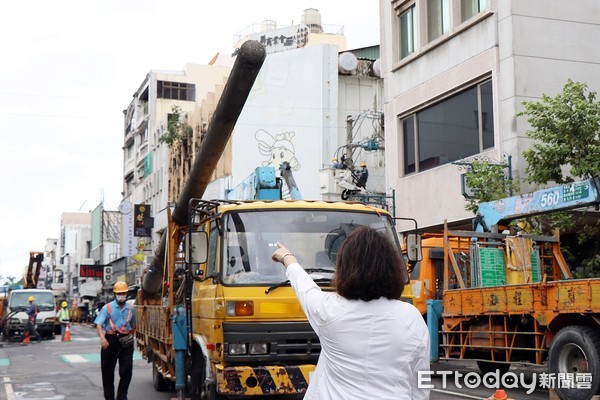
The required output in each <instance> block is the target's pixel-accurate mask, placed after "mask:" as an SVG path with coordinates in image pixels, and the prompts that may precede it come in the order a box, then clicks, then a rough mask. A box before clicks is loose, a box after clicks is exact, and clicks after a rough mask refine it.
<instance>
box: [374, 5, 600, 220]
mask: <svg viewBox="0 0 600 400" xmlns="http://www.w3.org/2000/svg"><path fill="white" fill-rule="evenodd" d="M379 4H380V15H381V32H382V36H381V51H382V57H381V61H382V63H381V66H382V74H383V77H384V80H385V88H386V90H385V127H386V129H385V138H386V150H387V157H386V177H387V184H388V187H395V188H396V193H397V196H396V204H397V214H398V215H404V216H411V217H413V218H416V219H417V221H418V222H419V226H420V227H434V226H439V225H440V224H442V223H443V222H444V220H448V221H449V222H454V223H464V222H467V221H468V220H470V219H471V218H472V217H473V215H472V214H471V213H469V212H467V211H465V210H464V205H465V201H464V198H463V196H462V195H461V181H460V174H461V173H462V172H464V170H463V171H460V170H459V168H458V167H457V166H456V165H453V164H452V162H454V161H458V160H463V159H467V160H469V159H473V158H480V159H481V158H488V159H490V160H496V161H505V158H504V157H503V156H504V155H510V156H511V157H512V175H513V176H514V177H515V179H518V180H519V184H520V188H521V191H523V192H527V191H531V190H532V188H531V187H529V186H527V185H526V183H525V181H524V178H526V176H525V172H524V171H525V167H526V165H525V162H524V160H523V158H522V156H521V155H522V153H523V151H524V150H525V149H527V148H528V147H529V146H530V145H531V141H530V139H529V138H528V137H527V135H526V133H525V132H526V130H527V129H528V124H527V121H526V119H525V118H524V117H520V118H517V117H516V114H517V112H519V111H520V110H522V105H521V102H522V101H532V100H533V101H536V100H538V99H540V98H541V96H542V94H544V93H545V94H548V95H551V96H554V95H556V94H557V93H559V92H561V91H562V88H563V86H564V84H565V83H566V82H567V80H568V79H569V78H570V79H572V80H575V81H582V82H586V83H588V85H589V87H590V89H591V90H595V91H598V90H599V89H600V81H599V80H598V75H599V72H600V43H599V42H598V41H597V40H595V38H597V37H600V19H599V17H598V16H599V15H600V2H598V1H596V0H580V1H577V2H566V1H562V0H435V1H432V0H392V1H390V0H380V2H379Z"/></svg>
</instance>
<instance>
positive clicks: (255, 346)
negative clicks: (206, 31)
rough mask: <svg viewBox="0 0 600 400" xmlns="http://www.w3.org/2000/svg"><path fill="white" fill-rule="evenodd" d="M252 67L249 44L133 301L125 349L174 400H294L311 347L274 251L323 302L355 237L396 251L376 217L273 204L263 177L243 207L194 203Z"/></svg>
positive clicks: (352, 206)
mask: <svg viewBox="0 0 600 400" xmlns="http://www.w3.org/2000/svg"><path fill="white" fill-rule="evenodd" d="M263 59H264V48H263V47H262V46H261V45H260V44H258V43H257V42H252V41H249V42H246V43H244V45H243V46H242V48H241V49H240V52H239V53H238V55H237V59H236V62H235V64H234V67H233V70H232V73H231V74H230V76H229V78H228V81H227V84H226V85H225V88H224V90H223V94H222V96H221V99H220V100H219V103H218V105H217V108H216V110H215V113H214V114H213V117H212V119H211V123H210V124H209V126H208V130H207V132H206V134H205V136H204V139H203V141H202V145H201V147H200V149H199V150H198V155H197V157H196V158H195V160H194V161H193V165H192V166H191V168H190V169H189V176H188V180H187V181H186V185H185V187H184V189H183V191H182V192H181V194H180V195H179V199H178V201H177V204H176V206H175V207H174V209H172V210H171V209H168V210H167V219H168V226H167V229H166V230H165V231H164V232H163V234H162V238H161V242H160V244H159V245H158V246H156V250H155V256H154V259H153V262H152V264H151V265H150V267H149V268H148V271H147V272H146V274H145V275H144V278H143V282H142V285H141V290H139V291H138V294H137V298H136V306H135V307H136V342H137V346H138V348H139V350H140V352H141V354H142V356H143V357H144V358H146V359H147V360H148V361H149V362H152V365H153V366H152V371H153V383H154V387H155V389H156V390H158V391H162V390H166V389H168V388H169V387H171V386H172V384H173V383H174V384H175V390H176V392H177V398H178V399H184V398H186V397H190V396H191V398H192V399H194V400H198V399H212V400H214V399H221V398H235V399H240V398H242V399H244V398H251V397H254V396H267V397H268V396H273V395H285V396H286V398H294V397H303V395H304V393H305V391H306V389H307V387H308V384H309V382H310V375H311V372H312V371H313V370H314V368H315V366H316V363H317V359H318V357H319V354H320V350H321V347H320V343H319V339H318V337H317V336H316V334H315V333H314V331H313V330H312V328H311V326H310V324H309V323H308V321H307V320H306V317H305V315H304V313H303V311H302V309H301V306H300V304H299V302H298V301H297V299H296V296H295V294H294V292H293V290H292V288H291V287H290V285H289V282H288V280H287V278H286V275H285V272H284V269H283V268H282V266H281V265H280V264H278V263H275V262H273V261H272V260H271V254H272V253H273V251H274V250H275V249H276V243H277V242H281V243H285V244H287V245H289V246H293V248H294V252H295V254H296V256H297V257H298V259H299V261H300V263H301V264H302V266H303V267H304V268H305V269H306V271H307V272H308V273H309V274H310V275H311V276H312V278H313V279H314V280H315V282H317V283H318V284H319V285H321V286H323V288H324V290H333V289H331V280H332V277H333V275H334V272H335V271H334V270H335V260H336V255H337V251H338V249H339V247H340V245H341V243H342V242H343V241H344V240H345V238H346V236H347V235H348V234H349V233H350V232H351V231H352V230H353V229H355V228H356V227H358V226H361V225H367V226H370V227H373V228H375V229H377V230H378V231H380V232H383V233H384V234H385V235H386V236H387V237H388V238H389V239H390V240H391V241H392V242H393V243H397V244H398V248H399V240H398V238H397V235H396V232H395V229H394V220H393V219H392V217H391V216H390V214H389V213H388V212H386V211H384V210H382V209H377V208H373V207H369V206H367V205H364V204H362V203H350V202H325V201H306V200H281V188H282V187H281V179H271V178H274V173H266V174H263V173H261V172H260V171H257V172H256V174H255V175H253V179H252V181H253V182H255V184H256V185H257V187H256V189H257V190H253V191H252V193H253V194H252V196H251V197H252V198H251V199H243V200H242V199H240V198H239V197H238V198H237V199H236V198H235V196H234V195H233V194H231V193H229V194H228V195H227V196H226V197H227V198H226V199H223V200H202V194H203V193H204V190H205V188H206V186H207V185H208V182H210V179H211V175H212V172H213V169H214V166H215V164H216V162H217V161H218V159H219V157H220V154H221V151H222V149H223V148H224V146H225V144H226V142H227V140H228V138H229V135H230V133H231V130H232V129H233V126H234V124H235V120H236V119H237V116H238V115H239V112H240V111H241V108H242V106H243V104H244V101H245V98H246V96H247V95H248V93H249V91H250V88H251V87H252V82H253V80H254V78H255V76H256V74H258V69H259V68H260V64H262V60H263ZM271 172H273V171H271ZM288 185H291V186H294V184H290V181H289V179H288ZM240 197H243V196H240ZM274 199H275V200H274ZM277 199H279V200H277Z"/></svg>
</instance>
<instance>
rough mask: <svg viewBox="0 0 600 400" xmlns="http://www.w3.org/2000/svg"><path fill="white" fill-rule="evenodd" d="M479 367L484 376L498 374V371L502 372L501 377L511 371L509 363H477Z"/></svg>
mask: <svg viewBox="0 0 600 400" xmlns="http://www.w3.org/2000/svg"><path fill="white" fill-rule="evenodd" d="M477 366H478V367H479V370H480V371H481V373H483V374H487V373H488V372H496V370H498V371H499V372H500V375H504V374H505V373H507V372H508V370H509V369H510V364H509V363H499V362H492V361H477Z"/></svg>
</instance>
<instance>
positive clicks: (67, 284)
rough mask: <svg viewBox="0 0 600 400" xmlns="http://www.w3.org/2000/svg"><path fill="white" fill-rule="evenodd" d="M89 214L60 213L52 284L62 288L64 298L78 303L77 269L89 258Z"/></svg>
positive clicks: (90, 220)
mask: <svg viewBox="0 0 600 400" xmlns="http://www.w3.org/2000/svg"><path fill="white" fill-rule="evenodd" d="M91 224H92V218H91V214H90V213H62V214H61V218H60V237H59V239H58V254H57V262H58V265H57V267H56V269H55V270H54V274H53V282H55V283H57V284H58V287H59V288H60V287H64V290H65V298H64V299H69V300H75V301H76V302H79V289H78V288H79V283H80V278H79V267H80V266H81V265H82V264H84V262H83V260H85V259H89V258H90V247H91Z"/></svg>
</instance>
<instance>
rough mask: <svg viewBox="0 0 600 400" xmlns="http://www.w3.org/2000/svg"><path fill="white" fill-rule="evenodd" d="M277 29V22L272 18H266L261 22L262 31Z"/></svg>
mask: <svg viewBox="0 0 600 400" xmlns="http://www.w3.org/2000/svg"><path fill="white" fill-rule="evenodd" d="M275 29H277V22H275V21H273V20H272V19H265V20H264V21H263V22H261V23H260V31H261V32H269V31H274V30H275Z"/></svg>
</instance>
